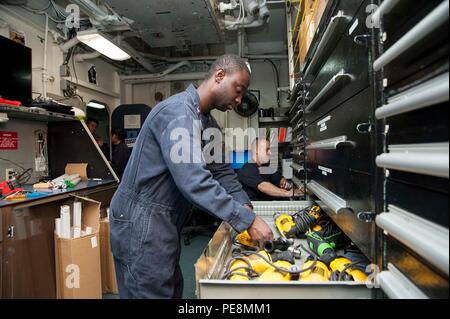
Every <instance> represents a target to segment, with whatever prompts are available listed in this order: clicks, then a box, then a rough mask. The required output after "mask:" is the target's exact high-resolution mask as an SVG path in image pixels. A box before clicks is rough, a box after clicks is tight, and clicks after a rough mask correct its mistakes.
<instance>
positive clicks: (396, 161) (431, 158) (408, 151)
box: [376, 143, 449, 178]
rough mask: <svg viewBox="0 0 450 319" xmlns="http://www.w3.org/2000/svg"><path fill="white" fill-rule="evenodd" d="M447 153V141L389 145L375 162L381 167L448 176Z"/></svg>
mask: <svg viewBox="0 0 450 319" xmlns="http://www.w3.org/2000/svg"><path fill="white" fill-rule="evenodd" d="M448 155H449V144H448V143H432V144H411V145H391V146H389V153H385V154H381V155H379V156H378V157H377V158H376V163H377V165H378V167H382V168H387V169H392V170H397V171H402V172H409V173H416V174H423V175H429V176H435V177H442V178H449V162H448Z"/></svg>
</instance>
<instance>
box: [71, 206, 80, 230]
mask: <svg viewBox="0 0 450 319" xmlns="http://www.w3.org/2000/svg"><path fill="white" fill-rule="evenodd" d="M81 205H82V204H81V202H75V203H73V227H79V228H80V229H81V210H82V206H81Z"/></svg>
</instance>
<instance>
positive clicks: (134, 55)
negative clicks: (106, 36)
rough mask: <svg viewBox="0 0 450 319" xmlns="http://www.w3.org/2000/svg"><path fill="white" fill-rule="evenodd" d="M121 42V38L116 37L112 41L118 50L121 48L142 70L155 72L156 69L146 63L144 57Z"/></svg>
mask: <svg viewBox="0 0 450 319" xmlns="http://www.w3.org/2000/svg"><path fill="white" fill-rule="evenodd" d="M122 40H123V39H122V37H121V36H117V37H115V38H114V39H113V42H114V43H115V44H116V45H118V46H119V47H120V48H122V49H123V50H124V51H125V52H127V53H128V54H129V55H130V56H131V57H132V58H133V60H135V61H136V62H137V63H139V64H140V65H141V66H142V67H143V68H144V69H146V70H147V71H149V72H152V73H154V72H156V68H155V67H154V66H153V64H151V63H150V62H149V61H147V60H146V59H145V57H144V56H142V55H141V54H140V53H139V52H138V51H137V50H136V49H135V48H133V47H132V46H131V45H129V44H128V43H127V42H126V41H122Z"/></svg>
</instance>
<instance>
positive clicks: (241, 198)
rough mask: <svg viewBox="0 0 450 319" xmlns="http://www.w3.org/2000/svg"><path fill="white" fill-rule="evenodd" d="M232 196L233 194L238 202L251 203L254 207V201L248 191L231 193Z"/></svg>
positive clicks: (242, 203)
mask: <svg viewBox="0 0 450 319" xmlns="http://www.w3.org/2000/svg"><path fill="white" fill-rule="evenodd" d="M231 196H233V199H234V200H235V201H236V202H238V203H239V204H241V205H249V206H252V207H253V205H252V202H251V200H250V198H249V197H248V195H247V193H246V192H244V191H240V192H236V193H233V194H231Z"/></svg>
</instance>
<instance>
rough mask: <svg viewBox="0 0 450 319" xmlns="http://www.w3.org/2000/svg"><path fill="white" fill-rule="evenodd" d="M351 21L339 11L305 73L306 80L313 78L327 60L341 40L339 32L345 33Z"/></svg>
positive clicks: (332, 19)
mask: <svg viewBox="0 0 450 319" xmlns="http://www.w3.org/2000/svg"><path fill="white" fill-rule="evenodd" d="M349 21H350V19H349V17H347V16H345V15H344V12H343V11H339V12H338V14H337V15H336V16H334V17H333V18H331V21H330V23H329V24H328V27H327V29H326V30H325V33H324V34H323V37H322V40H321V41H320V43H319V45H318V47H317V49H316V52H315V53H314V56H313V57H312V59H311V63H310V64H309V66H307V69H306V71H304V73H305V77H304V78H305V79H307V78H309V77H310V76H313V75H315V74H316V73H317V71H318V70H319V68H320V66H321V65H322V62H323V60H324V59H325V58H326V56H327V53H328V51H329V50H327V49H328V48H330V47H332V46H333V44H336V43H337V42H338V40H339V36H338V34H339V32H343V31H344V28H345V27H346V26H347V24H348V22H349Z"/></svg>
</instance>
